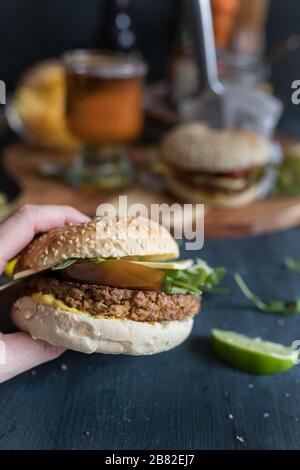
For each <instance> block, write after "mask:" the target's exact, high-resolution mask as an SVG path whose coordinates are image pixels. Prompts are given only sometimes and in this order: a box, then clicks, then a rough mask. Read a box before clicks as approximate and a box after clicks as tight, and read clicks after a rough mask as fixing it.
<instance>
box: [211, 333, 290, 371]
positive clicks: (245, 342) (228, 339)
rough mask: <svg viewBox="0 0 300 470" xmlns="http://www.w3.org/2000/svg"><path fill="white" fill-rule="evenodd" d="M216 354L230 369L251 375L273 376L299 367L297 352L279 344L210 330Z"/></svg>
mask: <svg viewBox="0 0 300 470" xmlns="http://www.w3.org/2000/svg"><path fill="white" fill-rule="evenodd" d="M212 342H213V347H214V350H215V352H216V353H217V354H218V356H219V357H220V358H221V359H223V360H224V361H225V362H226V363H227V364H229V365H230V366H232V367H234V368H236V369H241V370H244V371H246V372H251V373H253V374H262V375H263V374H275V373H277V372H283V371H285V370H289V369H291V368H292V367H294V365H295V364H297V363H298V351H297V350H296V349H292V348H288V347H286V346H283V345H281V344H278V343H271V342H270V341H263V340H262V339H260V338H248V337H247V336H244V335H240V334H238V333H235V332H234V331H224V330H218V329H213V330H212Z"/></svg>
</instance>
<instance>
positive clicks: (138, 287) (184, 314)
mask: <svg viewBox="0 0 300 470" xmlns="http://www.w3.org/2000/svg"><path fill="white" fill-rule="evenodd" d="M178 255H179V250H178V245H177V243H176V242H175V240H174V239H173V237H172V236H171V235H170V233H169V232H168V231H167V230H166V228H164V227H163V226H161V225H159V224H157V223H156V222H154V221H151V220H149V219H145V218H143V217H139V216H137V217H131V218H128V217H100V218H97V219H94V220H92V221H90V222H87V223H82V224H79V225H68V226H64V227H61V228H58V229H55V230H51V231H49V232H48V233H45V234H43V235H40V236H39V237H37V238H36V239H35V240H34V241H33V242H31V244H30V245H29V246H28V247H27V248H25V250H23V252H22V253H21V254H20V255H19V257H18V259H17V263H16V265H15V268H14V274H13V277H14V280H16V282H20V281H24V282H22V297H20V298H19V299H18V300H17V301H16V302H15V304H14V305H13V308H12V318H13V321H14V322H15V324H16V325H17V326H18V327H19V328H20V329H22V330H24V331H26V332H29V333H30V334H31V336H32V337H33V338H36V339H42V340H45V341H47V342H49V343H50V344H52V345H56V346H62V347H65V348H68V349H73V350H76V351H81V352H84V353H93V352H100V353H109V354H134V355H139V354H154V353H158V352H161V351H166V350H169V349H171V348H173V347H175V346H177V345H178V344H180V343H181V342H183V341H184V340H185V339H186V338H187V336H188V335H189V334H190V332H191V329H192V326H193V321H194V317H195V315H196V314H197V313H198V311H199V308H200V300H201V292H202V290H203V289H206V288H207V289H209V288H210V287H212V286H213V284H215V283H217V282H218V281H219V277H220V273H217V272H215V271H214V270H212V269H211V268H209V267H208V266H207V265H206V264H205V263H204V262H203V261H197V262H193V261H192V260H184V261H173V260H174V259H176V258H177V257H178Z"/></svg>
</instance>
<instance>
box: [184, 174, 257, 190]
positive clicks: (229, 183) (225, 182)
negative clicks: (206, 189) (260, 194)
mask: <svg viewBox="0 0 300 470" xmlns="http://www.w3.org/2000/svg"><path fill="white" fill-rule="evenodd" d="M193 181H194V183H195V184H199V185H201V184H205V183H207V184H210V185H212V186H214V187H216V188H222V189H232V190H237V191H238V190H240V189H244V188H246V186H247V184H248V182H247V179H246V178H230V177H226V176H209V175H205V176H204V175H194V176H193Z"/></svg>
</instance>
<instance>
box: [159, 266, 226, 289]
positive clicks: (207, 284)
mask: <svg viewBox="0 0 300 470" xmlns="http://www.w3.org/2000/svg"><path fill="white" fill-rule="evenodd" d="M225 272H226V270H225V269H224V268H216V269H212V268H210V267H209V266H208V265H207V264H206V263H204V262H203V261H202V260H197V262H196V263H195V264H194V265H193V266H191V267H190V268H188V269H185V270H172V271H171V270H169V271H166V274H165V278H164V281H163V285H162V289H163V290H164V291H165V292H166V293H167V294H201V293H202V292H203V291H206V292H217V289H216V288H215V286H216V285H218V284H219V283H220V282H221V280H222V279H223V277H224V275H225ZM222 291H223V292H224V290H222Z"/></svg>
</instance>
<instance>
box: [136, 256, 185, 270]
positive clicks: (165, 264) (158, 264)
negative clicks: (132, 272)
mask: <svg viewBox="0 0 300 470" xmlns="http://www.w3.org/2000/svg"><path fill="white" fill-rule="evenodd" d="M130 262H131V263H135V264H140V265H142V266H147V267H148V268H155V269H162V270H168V269H170V270H173V269H174V270H180V271H183V270H184V269H188V268H190V267H191V266H192V264H193V260H192V259H185V260H182V261H130Z"/></svg>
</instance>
